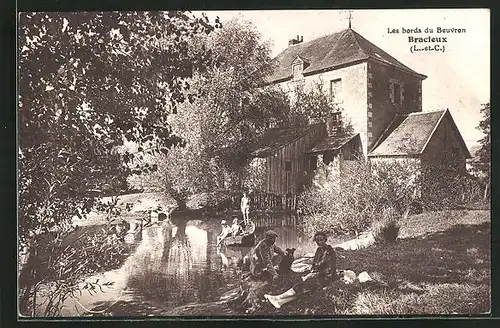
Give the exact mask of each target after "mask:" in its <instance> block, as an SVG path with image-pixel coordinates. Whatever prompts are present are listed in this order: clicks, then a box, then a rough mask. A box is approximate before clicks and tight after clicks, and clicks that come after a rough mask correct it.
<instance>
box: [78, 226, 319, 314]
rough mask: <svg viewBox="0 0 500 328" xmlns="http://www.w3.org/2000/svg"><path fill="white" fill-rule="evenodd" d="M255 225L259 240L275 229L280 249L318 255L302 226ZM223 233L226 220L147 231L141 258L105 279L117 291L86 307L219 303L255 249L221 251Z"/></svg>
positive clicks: (133, 258)
mask: <svg viewBox="0 0 500 328" xmlns="http://www.w3.org/2000/svg"><path fill="white" fill-rule="evenodd" d="M287 220H288V222H287ZM255 222H256V225H257V228H256V231H255V233H256V239H257V240H260V239H261V238H263V234H264V232H265V231H266V230H268V229H270V228H272V229H273V230H275V231H276V232H277V233H278V235H279V236H278V239H277V241H276V244H277V245H278V246H280V247H282V248H283V249H284V248H287V247H294V248H296V255H297V256H300V255H303V254H306V253H310V252H313V251H314V249H315V246H314V245H313V243H312V242H310V241H308V240H305V238H303V237H302V235H301V233H300V231H299V230H298V229H297V228H296V227H295V226H291V225H288V224H290V223H295V224H296V222H293V221H292V220H291V219H286V220H285V221H283V220H281V219H279V220H278V219H276V218H275V217H273V218H270V219H266V218H261V219H260V218H257V219H256V221H255ZM283 222H285V223H283ZM219 233H220V218H213V219H211V220H206V221H201V220H177V221H176V222H168V221H167V222H162V223H158V224H155V225H153V226H150V227H148V228H144V229H143V231H142V237H141V238H139V244H138V246H137V248H136V250H135V252H134V253H133V254H131V255H130V256H129V258H128V259H127V261H126V262H125V263H124V265H123V267H122V268H121V269H120V270H115V271H114V272H113V273H112V274H111V272H108V273H105V275H106V274H107V275H108V278H109V279H108V280H113V281H115V286H114V288H115V291H114V292H113V293H109V294H108V293H105V294H101V295H98V296H97V297H96V298H95V299H93V300H92V299H86V300H85V302H86V304H88V307H89V308H92V306H96V305H102V306H103V304H102V303H103V301H108V303H109V304H111V303H113V302H115V301H116V299H117V298H118V297H122V298H123V299H126V300H134V301H139V302H147V303H148V304H152V305H154V306H156V307H158V308H162V309H169V308H173V307H176V306H180V305H184V304H187V303H193V302H210V301H215V300H217V299H218V297H219V296H220V295H221V294H223V293H224V292H225V291H227V290H229V289H231V288H234V287H235V286H237V285H238V282H239V281H238V279H239V278H240V273H241V270H242V262H243V261H242V260H243V258H244V257H245V256H246V255H247V254H248V253H249V252H250V250H251V248H250V247H225V248H222V249H219V248H217V235H218V234H219ZM123 290H124V291H125V292H126V293H125V294H126V295H125V296H123V292H122V291H123ZM120 292H121V295H120ZM119 295H120V296H119ZM71 315H78V313H74V314H71ZM129 315H148V313H129Z"/></svg>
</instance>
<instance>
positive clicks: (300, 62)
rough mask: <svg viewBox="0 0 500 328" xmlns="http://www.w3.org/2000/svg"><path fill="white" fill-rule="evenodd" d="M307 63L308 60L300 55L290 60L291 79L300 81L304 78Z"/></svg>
mask: <svg viewBox="0 0 500 328" xmlns="http://www.w3.org/2000/svg"><path fill="white" fill-rule="evenodd" d="M308 65H309V62H308V61H307V60H305V59H304V58H301V57H300V56H297V57H296V58H295V60H294V61H293V62H292V79H293V81H294V82H295V81H301V80H303V79H304V69H305V68H306V67H307V66H308Z"/></svg>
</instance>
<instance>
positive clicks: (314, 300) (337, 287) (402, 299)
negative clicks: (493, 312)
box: [256, 210, 491, 315]
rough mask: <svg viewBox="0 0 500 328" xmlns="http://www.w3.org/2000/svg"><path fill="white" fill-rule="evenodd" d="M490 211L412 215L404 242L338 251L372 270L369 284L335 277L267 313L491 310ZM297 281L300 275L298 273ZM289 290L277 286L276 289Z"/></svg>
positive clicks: (346, 260)
mask: <svg viewBox="0 0 500 328" xmlns="http://www.w3.org/2000/svg"><path fill="white" fill-rule="evenodd" d="M489 216H490V214H489V211H467V210H462V211H446V212H436V213H425V214H421V215H415V216H412V217H409V218H408V219H407V220H406V221H404V222H402V230H401V232H402V235H403V237H404V238H403V239H398V240H397V241H396V242H395V243H393V244H382V245H373V246H371V247H368V248H365V249H359V250H352V251H344V250H338V252H337V257H338V259H337V261H338V268H340V269H350V270H353V271H354V272H356V273H358V274H359V273H360V272H362V271H367V272H368V273H369V274H370V276H371V277H372V278H373V279H374V280H373V281H372V282H369V283H365V284H359V283H358V284H352V285H345V284H344V283H343V282H340V281H337V282H334V283H333V284H332V285H331V286H328V287H326V288H324V289H323V290H320V291H317V292H315V293H314V294H312V295H307V296H304V297H303V298H301V299H299V300H297V301H295V302H293V303H289V304H287V305H285V306H283V307H282V308H281V309H279V310H277V309H274V308H272V307H271V306H270V305H268V304H265V305H263V307H262V308H261V309H259V311H258V313H256V314H259V315H261V314H264V315H304V314H316V315H417V314H423V315H425V314H462V315H464V314H465V315H466V314H479V313H486V312H489V311H490V304H491V303H490V290H491V287H490V275H491V273H490V222H489ZM294 279H296V278H294ZM288 287H290V283H288V284H283V285H282V284H281V283H280V284H278V285H276V286H273V288H272V291H273V292H274V293H280V292H282V291H284V290H286V289H287V288H288Z"/></svg>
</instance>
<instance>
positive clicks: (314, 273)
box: [264, 232, 337, 308]
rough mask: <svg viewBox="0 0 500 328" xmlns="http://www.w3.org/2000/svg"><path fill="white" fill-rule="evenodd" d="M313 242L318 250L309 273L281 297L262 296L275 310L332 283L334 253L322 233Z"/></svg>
mask: <svg viewBox="0 0 500 328" xmlns="http://www.w3.org/2000/svg"><path fill="white" fill-rule="evenodd" d="M314 241H315V242H316V244H317V245H318V248H317V249H316V253H315V254H314V259H313V263H312V267H311V272H310V273H309V274H307V275H306V276H304V277H302V281H301V282H299V283H297V284H295V285H294V286H293V287H292V288H290V289H289V290H287V291H286V292H284V293H283V294H281V295H268V294H266V295H264V297H265V298H266V299H267V300H268V301H269V303H271V304H272V305H273V306H274V307H275V308H280V307H281V306H282V305H283V304H286V303H288V302H291V301H293V300H295V299H296V298H297V296H299V295H301V294H303V293H305V292H308V291H314V290H316V289H318V288H320V287H324V286H326V285H328V284H329V283H330V282H331V281H332V278H333V276H334V275H335V273H336V269H337V268H336V267H337V262H336V254H335V251H334V250H333V247H332V246H330V245H328V244H327V243H326V241H327V235H326V233H324V232H317V233H316V234H315V235H314Z"/></svg>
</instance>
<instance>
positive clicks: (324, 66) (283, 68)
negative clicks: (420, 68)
mask: <svg viewBox="0 0 500 328" xmlns="http://www.w3.org/2000/svg"><path fill="white" fill-rule="evenodd" d="M297 57H300V58H301V59H303V60H305V61H307V62H308V63H310V65H309V66H307V68H304V75H310V74H314V73H318V72H321V71H327V70H331V69H335V68H337V67H339V66H345V65H347V64H354V63H356V62H363V61H366V60H368V59H370V60H374V61H378V62H382V63H386V64H389V65H392V66H395V67H397V68H399V69H401V70H404V71H406V72H408V73H410V74H413V75H416V76H417V77H419V78H421V79H425V78H426V76H425V75H423V74H420V73H417V72H415V71H414V70H412V69H411V68H409V67H407V66H405V65H404V64H402V63H401V62H399V61H398V60H397V59H395V58H394V57H392V56H391V55H389V54H388V53H386V52H385V51H383V50H382V49H380V48H379V47H377V46H376V45H374V44H373V43H371V42H370V41H368V40H367V39H365V38H364V37H362V36H361V35H360V34H358V33H357V32H355V31H354V30H352V29H350V28H348V29H346V30H343V31H340V32H337V33H334V34H329V35H326V36H323V37H320V38H317V39H314V40H311V41H308V42H301V43H299V44H296V45H292V46H289V47H288V48H286V49H285V50H283V51H282V52H281V53H280V54H279V55H278V56H277V57H276V58H274V62H275V63H276V64H277V67H276V69H275V71H274V73H273V74H272V75H271V76H269V77H268V78H267V82H268V83H276V82H281V81H286V80H288V79H291V78H292V69H291V65H292V62H293V61H294V60H295V59H296V58H297Z"/></svg>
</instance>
